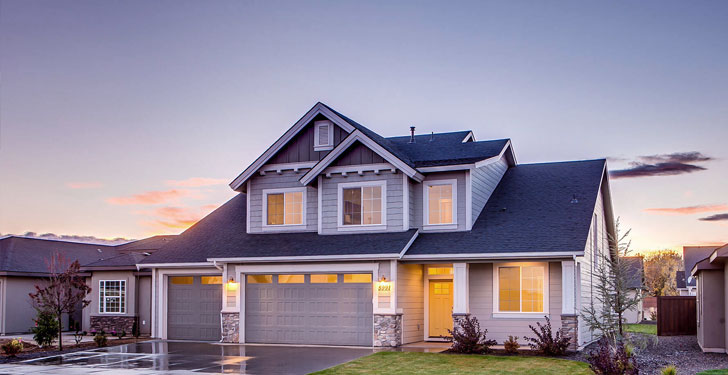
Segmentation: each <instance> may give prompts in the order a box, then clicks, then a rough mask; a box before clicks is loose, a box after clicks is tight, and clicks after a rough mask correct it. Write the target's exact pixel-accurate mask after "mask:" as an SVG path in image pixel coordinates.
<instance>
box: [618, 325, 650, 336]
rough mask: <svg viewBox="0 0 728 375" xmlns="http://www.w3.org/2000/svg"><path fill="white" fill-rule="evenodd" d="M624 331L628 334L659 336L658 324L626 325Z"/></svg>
mask: <svg viewBox="0 0 728 375" xmlns="http://www.w3.org/2000/svg"><path fill="white" fill-rule="evenodd" d="M624 330H625V331H627V332H635V333H644V334H647V335H657V324H625V326H624Z"/></svg>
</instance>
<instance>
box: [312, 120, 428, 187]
mask: <svg viewBox="0 0 728 375" xmlns="http://www.w3.org/2000/svg"><path fill="white" fill-rule="evenodd" d="M356 141H359V142H361V143H362V144H364V145H365V146H367V147H368V148H369V149H370V150H372V151H374V152H375V153H377V155H379V156H381V157H382V158H384V160H386V161H388V162H390V163H392V165H394V166H395V167H396V168H397V169H399V170H401V171H402V172H404V173H405V174H406V175H408V176H410V177H411V178H412V179H414V180H416V181H417V182H422V180H423V179H424V176H423V175H422V174H420V173H419V172H417V170H415V169H414V168H412V167H410V166H409V165H407V164H406V163H404V162H403V161H402V160H400V159H399V158H398V157H396V156H394V155H393V154H392V153H390V152H389V151H387V150H385V149H384V148H383V147H382V146H380V145H379V144H378V143H376V142H374V141H373V140H372V139H371V138H369V137H367V136H366V135H364V133H362V132H361V131H359V130H354V131H353V132H352V133H351V134H349V136H348V137H346V138H345V139H344V140H343V141H341V143H339V145H338V146H336V147H335V148H334V149H333V150H331V151H330V152H329V153H328V154H326V156H325V157H324V158H323V159H321V161H319V162H318V163H316V165H315V166H314V167H313V168H311V170H310V171H308V172H306V174H305V175H303V177H301V179H300V180H299V181H301V183H302V184H304V185H308V184H310V183H311V181H313V179H314V178H316V176H318V175H319V174H321V173H323V171H324V169H326V167H328V166H329V165H330V164H331V163H333V162H334V160H336V158H338V157H339V156H340V155H341V154H342V153H343V152H344V151H346V150H347V149H348V148H349V146H351V145H352V144H353V143H354V142H356Z"/></svg>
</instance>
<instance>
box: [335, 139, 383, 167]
mask: <svg viewBox="0 0 728 375" xmlns="http://www.w3.org/2000/svg"><path fill="white" fill-rule="evenodd" d="M386 162H387V161H386V160H384V158H383V157H381V156H379V155H378V154H377V153H376V152H374V151H372V150H371V149H370V148H369V147H367V146H364V145H363V144H361V143H359V142H356V144H354V145H352V146H351V147H350V148H349V149H348V150H347V151H346V152H344V153H343V154H342V155H341V156H340V157H339V158H338V159H337V160H336V161H335V162H334V163H333V165H360V164H379V163H386Z"/></svg>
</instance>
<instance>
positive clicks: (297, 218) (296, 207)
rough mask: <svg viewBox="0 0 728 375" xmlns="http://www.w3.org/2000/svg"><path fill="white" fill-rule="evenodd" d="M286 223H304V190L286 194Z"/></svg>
mask: <svg viewBox="0 0 728 375" xmlns="http://www.w3.org/2000/svg"><path fill="white" fill-rule="evenodd" d="M285 212H286V220H285V223H286V225H295V224H303V192H300V191H296V192H291V193H286V194H285Z"/></svg>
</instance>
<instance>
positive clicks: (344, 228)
mask: <svg viewBox="0 0 728 375" xmlns="http://www.w3.org/2000/svg"><path fill="white" fill-rule="evenodd" d="M370 186H379V187H380V188H381V189H382V191H381V201H382V212H381V218H380V219H381V222H380V223H379V224H359V225H344V202H343V200H344V189H352V188H360V189H361V188H364V187H370ZM336 190H337V198H336V199H337V200H336V226H337V229H338V231H340V232H354V231H366V230H386V229H387V180H377V181H358V182H340V183H338V184H337V186H336ZM361 197H362V200H363V199H364V194H363V193H362V194H361ZM361 216H362V217H361V221H363V219H364V208H363V204H362V212H361Z"/></svg>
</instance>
